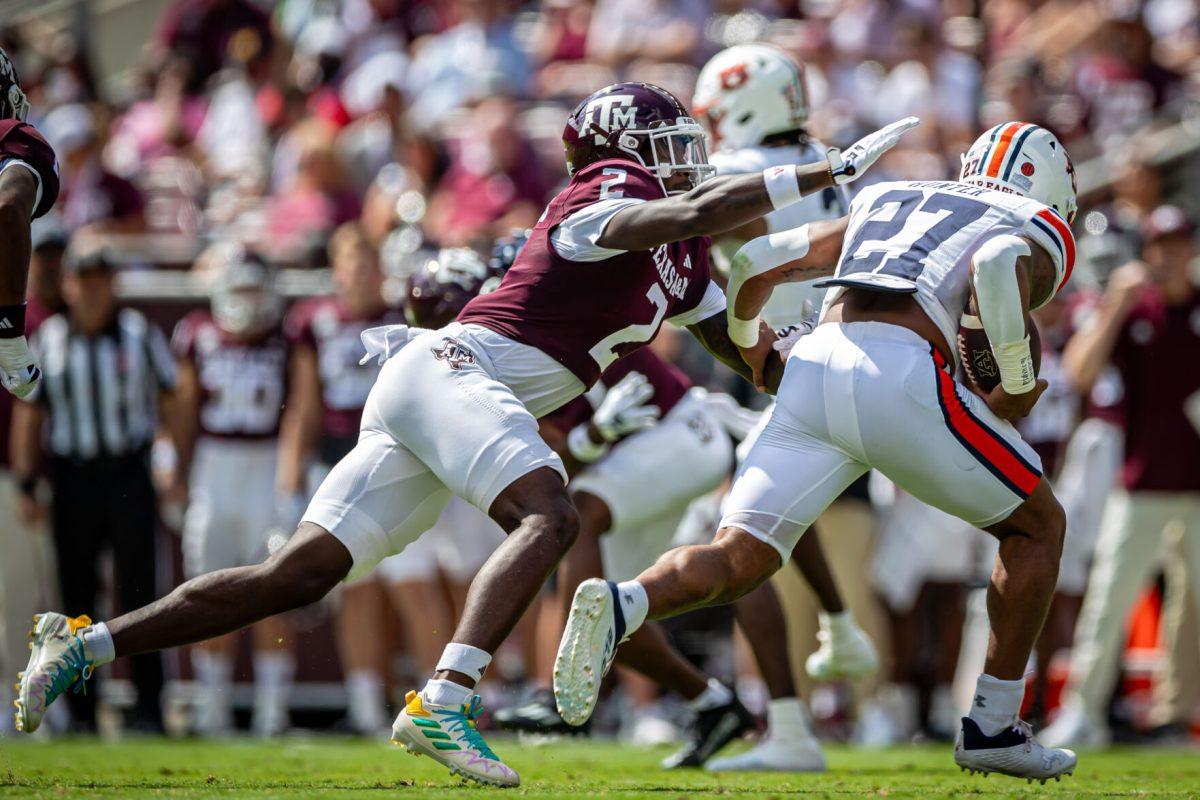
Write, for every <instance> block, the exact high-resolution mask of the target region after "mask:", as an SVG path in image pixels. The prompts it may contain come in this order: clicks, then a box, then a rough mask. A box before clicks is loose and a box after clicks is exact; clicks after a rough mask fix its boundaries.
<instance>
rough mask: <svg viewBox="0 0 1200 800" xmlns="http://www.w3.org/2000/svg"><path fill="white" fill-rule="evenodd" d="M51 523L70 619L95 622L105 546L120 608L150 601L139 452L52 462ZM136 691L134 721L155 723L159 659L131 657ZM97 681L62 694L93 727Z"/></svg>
mask: <svg viewBox="0 0 1200 800" xmlns="http://www.w3.org/2000/svg"><path fill="white" fill-rule="evenodd" d="M50 481H51V487H52V489H53V500H52V502H51V525H52V528H53V531H54V544H55V546H56V548H57V550H58V578H59V584H60V586H61V589H62V599H63V609H64V611H65V612H66V613H67V614H68V615H70V616H78V615H79V614H88V615H89V616H92V617H97V616H98V614H97V608H98V605H97V604H98V602H99V594H100V575H99V562H100V556H101V554H102V553H103V552H104V551H105V549H109V550H111V552H112V560H113V565H114V568H115V569H114V572H115V584H114V587H113V588H114V589H115V594H116V598H115V599H116V602H117V605H118V611H121V612H125V611H132V610H133V609H135V608H140V607H141V606H144V605H146V604H147V603H150V602H151V601H153V600H154V599H155V597H156V594H157V591H156V581H155V577H156V576H155V572H156V570H155V566H156V561H155V557H156V551H155V542H154V539H155V530H156V527H157V519H158V517H157V504H156V500H155V492H154V486H153V484H152V483H151V481H150V468H149V465H148V460H147V456H146V453H145V452H141V453H138V454H136V455H129V456H119V457H105V458H96V459H90V460H86V461H75V460H68V459H62V458H56V459H54V460H53V461H52V462H51V468H50ZM130 662H131V665H130V666H131V667H132V671H133V682H134V685H135V686H136V687H137V706H136V715H135V720H136V722H137V723H139V724H142V725H155V724H159V723H161V719H162V714H161V707H160V704H159V695H161V694H162V688H163V666H162V657H161V656H160V655H159V654H158V653H147V654H144V655H139V656H134V657H133V658H131V659H130ZM98 690H99V681H98V680H97V679H96V678H95V677H93V678H92V680H91V681H89V682H88V686H87V692H86V693H83V692H80V693H78V694H77V693H75V692H74V691H71V692H68V694H67V702H68V703H69V704H70V708H71V714H72V716H73V718H74V721H75V722H76V723H77V724H79V725H80V726H81V727H91V726H94V724H95V719H96V697H97V695H98Z"/></svg>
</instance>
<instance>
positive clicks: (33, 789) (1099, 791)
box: [0, 738, 1200, 800]
mask: <svg viewBox="0 0 1200 800" xmlns="http://www.w3.org/2000/svg"><path fill="white" fill-rule="evenodd" d="M496 744H497V749H498V751H499V752H500V753H501V754H502V755H504V756H506V757H507V758H508V760H509V763H511V764H512V765H513V766H515V767H516V768H517V769H518V770H519V771H520V772H521V775H522V779H523V784H522V786H521V787H520V788H519V789H516V790H508V791H501V790H490V789H483V788H479V787H475V786H472V785H467V784H464V783H462V782H460V781H457V780H451V778H450V776H449V775H448V774H447V773H446V772H445V771H444V770H442V769H441V768H440V767H439V766H438V765H437V764H434V763H432V762H430V761H429V760H428V759H426V758H414V757H413V756H410V755H408V754H407V753H404V752H403V751H401V750H400V749H398V748H391V747H388V746H387V745H383V744H374V743H369V742H355V741H348V740H344V739H332V738H312V739H296V740H289V741H287V742H284V743H273V744H260V743H257V742H252V741H248V740H247V741H233V742H229V743H222V744H208V743H199V742H193V741H161V740H140V741H130V742H125V743H121V744H102V743H97V742H95V741H87V740H65V741H60V742H54V743H50V744H44V743H38V742H30V741H21V740H14V739H12V738H7V739H4V740H0V797H14V798H15V797H20V798H54V799H55V800H59V799H60V798H65V799H68V800H69V799H71V798H88V799H89V800H91V798H112V797H122V798H133V797H137V798H141V797H165V798H173V797H176V798H189V800H190V799H191V798H253V799H254V800H267V798H270V799H271V800H277V799H278V800H282V799H283V798H289V799H290V798H305V800H327V799H328V798H372V797H389V798H390V797H416V798H463V797H469V798H480V799H481V800H482V798H488V797H493V796H495V797H499V796H505V797H510V798H511V797H535V798H572V800H576V799H577V798H590V797H611V798H621V800H626V799H627V800H633V799H634V798H638V799H639V800H650V799H651V798H652V799H653V800H677V799H678V798H696V797H724V798H787V797H798V796H805V797H917V798H922V800H925V799H928V798H939V797H962V796H979V797H993V796H994V797H1200V751H1196V750H1167V751H1163V750H1133V749H1119V750H1110V751H1106V752H1095V753H1085V754H1083V756H1082V757H1081V759H1080V766H1079V771H1078V772H1077V773H1076V774H1075V775H1074V776H1072V777H1069V778H1064V779H1063V781H1062V783H1054V782H1050V783H1048V784H1046V785H1045V786H1040V785H1038V784H1034V785H1032V786H1029V785H1027V784H1026V783H1025V782H1024V781H1015V780H1012V779H1006V778H1003V777H1000V776H996V775H993V776H991V777H989V778H986V779H985V778H981V777H978V776H976V777H974V778H972V777H968V776H967V775H965V774H964V773H961V772H959V771H958V769H957V768H956V767H955V766H954V764H953V762H952V761H951V760H950V753H949V750H948V748H946V747H906V748H897V749H892V750H871V751H868V750H852V749H849V748H844V747H831V748H829V749H828V756H829V767H830V770H829V772H828V773H827V774H825V775H818V776H792V775H783V776H781V775H771V774H753V775H725V776H717V775H710V774H706V773H704V772H697V771H690V772H671V773H666V772H662V771H661V770H659V769H658V767H657V762H658V759H659V758H661V757H662V755H663V754H664V753H665V752H666V751H665V750H637V749H633V748H628V747H621V746H618V745H615V744H610V743H576V742H572V743H569V744H568V743H560V744H551V745H547V746H543V747H529V746H521V745H518V744H517V743H516V742H514V741H503V740H500V741H498V742H497V743H496Z"/></svg>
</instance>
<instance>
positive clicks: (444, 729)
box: [392, 692, 521, 788]
mask: <svg viewBox="0 0 1200 800" xmlns="http://www.w3.org/2000/svg"><path fill="white" fill-rule="evenodd" d="M404 699H405V701H406V703H407V704H406V705H405V706H404V710H403V711H401V712H400V715H399V716H398V717H396V721H395V722H394V723H392V744H398V745H400V746H401V747H403V748H404V749H405V750H407V751H408V752H410V753H412V754H413V755H418V756H420V755H425V756H429V757H430V758H432V759H433V760H434V761H436V762H438V763H439V764H441V765H442V766H444V767H447V768H448V769H449V770H450V772H452V773H454V774H455V775H461V776H462V777H464V778H467V779H469V780H473V781H475V782H476V783H484V784H487V785H489V786H500V787H505V788H511V787H514V786H520V785H521V776H520V775H518V774H517V772H516V770H514V769H513V768H512V767H510V766H508V765H507V764H505V763H504V762H503V761H501V760H500V756H498V755H496V753H495V752H494V751H493V750H492V748H490V747H488V743H487V742H485V741H484V740H483V736H482V735H481V734H480V733H479V731H478V730H476V728H475V720H476V719H477V718H478V717H479V715H480V714H481V713H483V703H482V701H481V700H480V699H479V695H475V696H473V697H472V698H471V702H470V703H468V704H464V705H461V706H453V707H451V706H434V705H426V704H425V702H424V701H423V700H422V698H421V695H420V694H418V693H417V692H409V693H408V694H407V695H406V696H405V698H404Z"/></svg>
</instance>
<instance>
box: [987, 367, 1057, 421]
mask: <svg viewBox="0 0 1200 800" xmlns="http://www.w3.org/2000/svg"><path fill="white" fill-rule="evenodd" d="M1049 385H1050V382H1049V381H1047V380H1046V379H1045V378H1038V380H1037V385H1035V386H1034V387H1033V388H1032V389H1030V390H1029V391H1028V392H1022V393H1021V394H1009V393H1008V392H1006V391H1005V390H1004V386H1002V385H1001V384H996V388H995V389H992V391H991V392H990V393H988V394H986V395H984V397H983V399H984V400H985V401H987V404H988V408H990V409H991V410H992V412H993V413H994V414H995V415H996V416H997V417H1000V419H1006V420H1008V421H1009V422H1015V421H1016V420H1019V419H1024V418H1025V417H1027V416H1029V412H1030V411H1032V410H1033V407H1034V405H1035V404H1036V403H1037V401H1038V398H1039V397H1041V396H1042V392H1044V391H1046V387H1047V386H1049Z"/></svg>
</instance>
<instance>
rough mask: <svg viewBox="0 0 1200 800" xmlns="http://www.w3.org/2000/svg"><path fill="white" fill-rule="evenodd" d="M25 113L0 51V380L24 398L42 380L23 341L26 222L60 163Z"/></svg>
mask: <svg viewBox="0 0 1200 800" xmlns="http://www.w3.org/2000/svg"><path fill="white" fill-rule="evenodd" d="M28 114H29V101H28V100H27V99H25V93H24V92H22V91H21V84H20V81H19V80H18V78H17V70H16V67H14V66H13V63H12V61H11V60H10V59H9V57H8V54H7V53H5V52H4V51H3V50H0V239H3V241H4V247H2V248H0V382H3V384H4V388H5V389H7V390H8V391H10V392H12V393H13V394H14V395H16V396H17V397H22V398H24V397H28V396H29V395H30V394H31V393H32V392H33V390H34V389H35V388H36V387H37V384H38V381H39V380H40V379H41V371H40V370H39V369H38V366H37V363H36V361H35V360H34V357H33V354H32V353H30V351H29V343H28V342H27V341H26V339H25V280H26V277H27V275H28V272H29V254H30V250H31V243H30V234H29V223H30V222H31V221H32V220H34V219H36V218H37V217H40V216H42V215H43V214H45V213H46V212H47V211H49V210H50V208H51V207H52V206H53V205H54V201H55V200H56V199H57V198H58V162H57V161H56V160H55V158H54V151H53V150H52V149H51V148H50V145H48V144H46V140H45V139H43V138H42V137H41V135H40V134H39V133H38V132H37V131H36V130H35V129H34V128H33V126H32V125H30V124H28V123H27V122H25V117H26V116H27V115H28Z"/></svg>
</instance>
